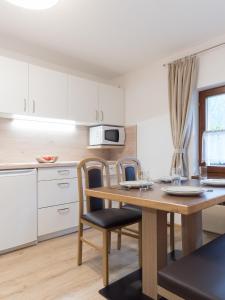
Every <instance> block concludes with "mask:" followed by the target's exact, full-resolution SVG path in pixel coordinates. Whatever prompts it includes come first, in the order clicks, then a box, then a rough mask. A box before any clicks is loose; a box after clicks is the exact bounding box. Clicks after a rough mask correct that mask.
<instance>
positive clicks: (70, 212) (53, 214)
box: [38, 203, 78, 236]
mask: <svg viewBox="0 0 225 300" xmlns="http://www.w3.org/2000/svg"><path fill="white" fill-rule="evenodd" d="M77 218H78V215H77V213H76V203H70V204H65V205H58V206H52V207H47V208H41V209H38V236H42V235H46V234H50V233H54V232H58V231H62V230H66V229H69V228H73V227H75V226H76V224H77V220H76V219H77Z"/></svg>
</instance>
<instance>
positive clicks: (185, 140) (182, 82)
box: [168, 56, 197, 176]
mask: <svg viewBox="0 0 225 300" xmlns="http://www.w3.org/2000/svg"><path fill="white" fill-rule="evenodd" d="M168 79H169V108H170V123H171V130H172V139H173V145H174V154H173V158H172V164H171V170H172V168H177V167H181V172H182V175H183V176H188V175H189V172H188V170H189V168H188V155H187V151H188V145H189V141H190V134H191V127H192V115H193V111H192V106H193V105H192V102H193V96H194V94H195V91H196V81H197V58H196V57H195V56H191V57H186V58H183V59H180V60H178V61H175V62H173V63H171V64H169V78H168Z"/></svg>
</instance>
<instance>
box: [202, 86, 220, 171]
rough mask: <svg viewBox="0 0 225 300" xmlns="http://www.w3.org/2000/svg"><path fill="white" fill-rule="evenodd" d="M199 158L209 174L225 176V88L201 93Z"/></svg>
mask: <svg viewBox="0 0 225 300" xmlns="http://www.w3.org/2000/svg"><path fill="white" fill-rule="evenodd" d="M199 158H200V164H203V163H206V165H207V166H208V173H212V175H215V176H225V86H222V87H218V88H213V89H210V90H206V91H202V92H200V93H199Z"/></svg>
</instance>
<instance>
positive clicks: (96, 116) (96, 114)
mask: <svg viewBox="0 0 225 300" xmlns="http://www.w3.org/2000/svg"><path fill="white" fill-rule="evenodd" d="M95 118H96V121H98V119H99V116H98V111H97V110H96V112H95Z"/></svg>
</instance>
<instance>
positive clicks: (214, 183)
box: [201, 179, 225, 186]
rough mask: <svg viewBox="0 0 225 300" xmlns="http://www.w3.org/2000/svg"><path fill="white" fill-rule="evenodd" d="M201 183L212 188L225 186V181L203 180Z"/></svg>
mask: <svg viewBox="0 0 225 300" xmlns="http://www.w3.org/2000/svg"><path fill="white" fill-rule="evenodd" d="M201 183H202V184H204V185H210V186H225V179H203V180H201Z"/></svg>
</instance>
